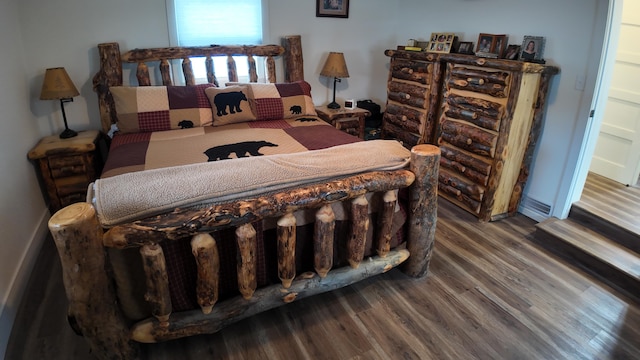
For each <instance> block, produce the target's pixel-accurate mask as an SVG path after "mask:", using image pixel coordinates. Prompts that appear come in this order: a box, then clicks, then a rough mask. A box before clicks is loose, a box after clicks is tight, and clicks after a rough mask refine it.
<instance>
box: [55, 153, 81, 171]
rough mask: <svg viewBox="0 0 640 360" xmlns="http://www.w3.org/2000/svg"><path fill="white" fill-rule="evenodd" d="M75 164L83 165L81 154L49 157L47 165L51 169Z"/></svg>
mask: <svg viewBox="0 0 640 360" xmlns="http://www.w3.org/2000/svg"><path fill="white" fill-rule="evenodd" d="M77 165H84V156H83V155H71V156H51V157H49V167H51V168H52V169H56V168H63V167H68V166H77Z"/></svg>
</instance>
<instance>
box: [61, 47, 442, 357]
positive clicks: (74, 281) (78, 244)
mask: <svg viewBox="0 0 640 360" xmlns="http://www.w3.org/2000/svg"><path fill="white" fill-rule="evenodd" d="M283 42H284V46H276V45H266V46H237V47H230V46H218V47H204V48H176V47H173V48H156V49H136V50H132V51H129V52H127V53H125V54H122V55H121V54H120V51H119V47H118V44H117V43H109V44H100V45H99V46H98V49H99V53H100V71H99V72H98V74H96V76H95V77H94V88H95V90H96V92H97V93H98V96H99V100H100V102H99V103H100V110H101V119H102V125H103V130H104V131H105V132H106V131H107V130H108V129H109V128H110V126H111V124H112V123H113V122H114V120H115V111H114V109H115V107H114V104H113V99H112V97H111V95H110V93H109V86H116V85H122V84H123V81H122V63H123V62H125V63H126V62H134V63H138V66H137V72H136V74H137V78H138V81H139V84H140V85H142V86H144V85H150V84H151V81H150V76H149V71H148V67H147V65H146V64H145V61H156V62H157V61H159V62H160V71H161V77H162V79H163V83H164V84H171V77H170V69H169V68H170V66H169V61H170V60H171V59H182V66H183V70H184V74H185V81H186V83H187V84H193V72H192V71H191V62H190V61H189V57H190V56H205V57H206V58H207V60H206V66H207V68H208V77H209V81H210V82H215V81H216V80H215V74H214V72H213V68H212V65H211V63H212V61H211V56H227V59H228V67H229V77H230V79H231V81H234V80H236V79H237V75H236V73H235V63H234V62H233V58H231V55H239V54H240V55H247V56H248V59H249V68H250V74H251V75H250V77H251V81H256V80H255V79H256V76H255V61H254V60H253V57H254V56H266V58H267V59H266V64H267V69H268V70H267V78H268V79H269V81H271V82H275V78H276V77H275V66H274V58H277V57H280V55H283V56H282V58H283V60H284V68H285V70H286V72H287V75H286V81H296V80H302V79H303V76H302V50H301V45H300V44H301V42H300V37H299V36H289V37H286V38H284V40H283ZM439 158H440V150H439V149H438V148H437V147H435V146H432V145H418V146H416V147H414V148H413V149H412V150H411V162H410V166H409V168H408V169H403V170H396V171H378V172H369V173H363V174H358V175H354V176H350V177H348V178H345V179H339V180H334V181H330V182H328V183H326V184H321V185H308V186H302V187H300V188H297V189H294V190H289V191H283V192H278V193H275V194H269V195H264V196H258V197H255V198H250V199H245V200H240V201H234V202H229V203H223V204H216V205H210V206H207V207H193V208H180V209H174V210H173V211H170V212H167V213H165V214H162V215H159V216H154V217H150V218H146V219H139V220H136V221H132V222H130V223H127V224H121V225H117V226H114V227H111V228H109V229H104V228H103V227H102V225H101V224H100V223H99V220H98V217H97V216H96V212H95V209H94V207H93V206H92V205H91V204H89V203H76V204H73V205H70V206H68V207H66V208H63V209H61V210H60V211H58V212H57V213H55V214H54V215H53V216H52V217H51V219H50V221H49V229H50V231H51V233H52V235H53V238H54V241H55V243H56V246H57V249H58V252H59V256H60V259H61V262H62V271H63V278H64V279H63V280H64V286H65V290H66V295H67V298H68V300H69V314H70V316H72V317H73V318H75V320H76V322H77V327H78V328H79V330H80V331H81V332H82V334H83V335H84V337H85V338H86V339H87V341H88V342H89V344H90V346H91V348H92V351H93V353H94V354H95V355H96V356H98V357H99V358H105V359H130V358H136V357H138V351H139V349H138V346H137V343H138V342H144V343H152V342H158V341H165V340H170V339H176V338H180V337H185V336H191V335H196V334H203V333H213V332H216V331H218V330H220V329H221V328H223V327H224V326H226V325H229V324H231V323H233V322H236V321H239V320H241V319H244V318H247V317H249V316H252V315H254V314H257V313H260V312H262V311H265V310H268V309H272V308H275V307H278V306H281V305H284V304H287V303H290V302H292V301H295V300H297V299H302V298H305V297H308V296H311V295H315V294H319V293H323V292H326V291H331V290H334V289H337V288H340V287H343V286H347V285H350V284H353V283H355V282H357V281H359V280H362V279H365V278H367V277H370V276H374V275H377V274H380V273H383V272H386V271H388V270H390V269H391V268H393V267H395V266H397V265H399V264H401V263H403V266H402V270H403V271H404V272H405V273H406V274H408V275H409V276H413V277H422V276H425V275H426V273H427V269H428V266H429V261H430V258H431V252H432V249H433V245H434V236H435V225H436V200H437V181H438V176H437V174H438V164H439ZM405 187H409V202H408V205H407V206H408V207H407V209H408V219H407V224H408V225H407V226H408V231H407V242H406V248H405V247H404V246H403V247H402V248H399V249H390V239H391V236H392V234H391V218H392V215H393V212H394V208H395V202H396V195H395V190H396V189H401V188H405ZM371 192H375V193H381V194H383V199H384V201H383V202H382V209H379V210H378V211H377V212H378V213H379V214H380V220H379V221H378V226H379V229H378V231H377V233H378V238H377V239H376V240H375V247H376V251H377V254H378V255H377V256H373V257H371V258H369V259H367V260H366V261H363V257H364V254H363V252H364V243H365V240H364V239H365V236H366V232H367V228H368V227H369V220H368V216H367V211H368V207H369V204H368V202H367V200H366V198H365V194H366V193H371ZM337 201H351V214H350V220H349V221H350V223H351V226H350V229H351V230H350V237H349V239H350V240H349V242H348V245H347V248H348V249H347V252H348V254H347V256H348V259H349V266H345V267H342V268H336V269H332V252H333V246H332V244H333V229H334V221H335V219H334V214H333V211H332V210H331V207H330V206H329V204H331V203H333V202H337ZM300 209H317V212H316V222H315V235H314V240H313V242H314V254H315V255H314V268H315V270H316V272H315V273H313V272H307V273H303V274H299V275H297V276H296V273H295V241H296V238H295V226H296V223H295V217H294V216H293V215H292V214H293V212H294V211H296V210H300ZM264 218H277V219H278V221H277V237H278V239H277V240H278V251H277V253H278V261H277V263H278V276H279V278H280V279H281V280H282V283H281V284H275V285H270V286H267V287H263V288H256V273H255V271H256V263H255V252H256V250H255V246H256V231H255V229H254V228H253V226H252V225H251V223H252V222H255V221H257V220H260V219H264ZM229 227H233V228H235V229H236V241H237V249H238V259H237V262H238V265H237V274H238V291H239V294H240V295H238V296H236V297H234V298H231V299H227V300H224V301H220V302H219V303H218V302H217V300H218V280H219V279H218V272H217V269H218V266H219V258H218V250H217V247H216V240H215V239H214V238H213V237H212V236H211V235H209V233H210V232H212V231H214V230H218V229H223V228H229ZM189 236H191V237H192V240H191V246H192V252H193V255H194V257H195V260H196V263H197V275H198V278H197V289H196V294H197V301H198V304H199V305H200V306H201V309H200V310H191V311H182V312H178V313H172V308H171V299H170V296H169V289H168V279H167V273H166V267H165V259H164V255H163V251H162V248H161V247H160V245H159V243H160V242H161V241H172V240H176V239H179V238H185V237H189ZM106 247H111V248H128V247H139V248H140V255H141V257H142V260H143V264H144V270H145V274H146V285H147V290H146V296H145V300H146V301H147V302H148V303H149V304H150V308H151V309H152V314H153V316H152V317H151V318H149V319H146V320H143V321H141V322H138V323H136V324H133V325H132V326H129V325H128V324H127V321H126V320H125V319H124V317H123V315H122V312H121V310H120V309H119V307H118V304H117V303H118V301H117V297H116V294H115V291H114V287H113V279H112V278H111V276H110V272H109V271H108V270H106V268H105V267H107V268H108V260H107V258H106V251H105V249H106Z"/></svg>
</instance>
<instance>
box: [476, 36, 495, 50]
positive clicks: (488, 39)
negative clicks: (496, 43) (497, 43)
mask: <svg viewBox="0 0 640 360" xmlns="http://www.w3.org/2000/svg"><path fill="white" fill-rule="evenodd" d="M492 46H493V35H492V34H483V33H480V35H478V46H476V53H486V54H488V53H491V47H492Z"/></svg>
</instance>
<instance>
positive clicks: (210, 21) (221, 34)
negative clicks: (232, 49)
mask: <svg viewBox="0 0 640 360" xmlns="http://www.w3.org/2000/svg"><path fill="white" fill-rule="evenodd" d="M173 10H174V14H175V28H176V35H177V36H176V37H177V42H178V45H179V46H207V45H211V44H216V45H235V44H252V45H257V44H262V0H232V1H229V0H173ZM169 21H171V20H169Z"/></svg>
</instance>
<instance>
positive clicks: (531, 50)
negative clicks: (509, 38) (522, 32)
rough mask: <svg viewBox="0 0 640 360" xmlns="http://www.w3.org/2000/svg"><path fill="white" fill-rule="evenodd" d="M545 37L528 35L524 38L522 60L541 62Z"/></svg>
mask: <svg viewBox="0 0 640 360" xmlns="http://www.w3.org/2000/svg"><path fill="white" fill-rule="evenodd" d="M544 43H545V39H544V37H542V36H530V35H526V36H525V37H524V38H523V40H522V47H521V51H520V60H523V61H532V62H541V61H543V60H542V54H543V53H544Z"/></svg>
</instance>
